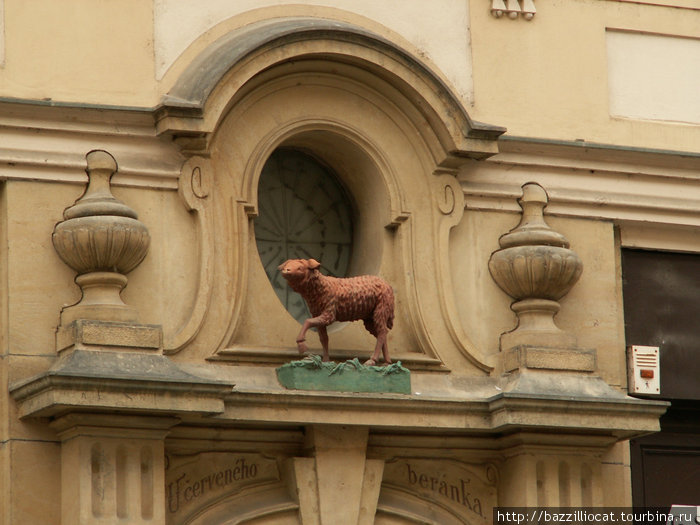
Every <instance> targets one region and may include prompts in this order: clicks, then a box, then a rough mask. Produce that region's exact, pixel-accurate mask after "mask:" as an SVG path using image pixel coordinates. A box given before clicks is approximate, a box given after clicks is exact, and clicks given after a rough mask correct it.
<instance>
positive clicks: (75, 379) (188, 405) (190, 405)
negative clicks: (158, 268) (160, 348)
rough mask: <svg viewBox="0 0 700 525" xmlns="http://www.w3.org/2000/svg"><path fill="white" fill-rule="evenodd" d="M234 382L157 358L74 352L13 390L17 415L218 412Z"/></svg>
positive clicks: (62, 357) (104, 352)
mask: <svg viewBox="0 0 700 525" xmlns="http://www.w3.org/2000/svg"><path fill="white" fill-rule="evenodd" d="M232 388H233V384H232V383H229V382H226V381H218V380H214V379H206V378H202V377H198V376H194V375H192V374H189V373H187V372H184V371H183V370H181V369H180V368H179V367H178V366H176V365H175V364H174V363H172V362H171V361H170V360H169V359H168V358H167V357H164V356H162V355H158V354H141V353H129V352H111V351H100V352H96V351H92V350H75V351H72V352H70V353H67V354H65V355H63V356H61V358H59V359H58V360H57V362H56V363H55V364H54V366H52V367H51V368H50V369H49V370H47V371H46V372H44V373H43V374H39V375H37V376H35V377H32V378H29V379H26V380H24V381H20V382H17V383H15V384H13V385H11V386H10V393H11V395H12V397H13V398H14V399H15V401H17V403H18V405H19V416H20V418H24V417H45V416H57V415H62V414H65V413H69V412H72V411H86V410H89V411H93V412H112V413H114V412H117V413H134V412H140V413H146V414H154V413H157V414H161V415H174V416H178V415H182V414H199V415H202V414H216V413H220V412H222V411H223V409H224V403H223V396H225V395H226V394H227V393H229V392H230V391H231V389H232Z"/></svg>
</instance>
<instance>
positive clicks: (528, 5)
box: [491, 0, 537, 21]
mask: <svg viewBox="0 0 700 525" xmlns="http://www.w3.org/2000/svg"><path fill="white" fill-rule="evenodd" d="M536 13H537V9H536V8H535V2H534V1H533V0H520V1H518V0H492V1H491V14H492V15H493V16H495V17H496V18H501V17H502V16H503V15H506V16H507V17H508V18H510V19H512V20H515V19H516V18H518V16H521V15H522V17H523V18H524V19H525V20H528V21H529V20H532V19H533V18H534V17H535V14H536Z"/></svg>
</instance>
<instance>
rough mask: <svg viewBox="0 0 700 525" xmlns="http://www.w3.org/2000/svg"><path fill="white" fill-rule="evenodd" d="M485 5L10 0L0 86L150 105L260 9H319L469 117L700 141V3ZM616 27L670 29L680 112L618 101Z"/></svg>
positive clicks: (264, 14)
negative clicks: (697, 118)
mask: <svg viewBox="0 0 700 525" xmlns="http://www.w3.org/2000/svg"><path fill="white" fill-rule="evenodd" d="M487 4H488V3H487V2H471V3H468V2H457V3H454V2H444V5H443V4H439V5H436V4H435V3H431V4H426V3H424V2H419V1H409V2H400V3H396V4H394V3H386V2H382V3H381V4H378V3H376V2H346V1H334V2H309V3H300V2H296V3H291V2H289V3H287V2H283V3H278V2H276V3H274V4H272V3H271V4H269V5H267V4H264V3H263V4H261V3H260V2H236V3H235V4H231V3H228V2H222V1H212V2H208V3H207V4H206V9H203V8H202V5H201V4H197V5H195V4H193V3H191V2H184V1H180V0H159V1H155V2H134V1H131V0H120V1H118V2H107V1H98V2H87V1H78V0H76V1H75V2H72V3H71V4H70V6H64V5H62V6H60V7H59V6H58V5H57V4H56V3H55V2H45V1H40V0H30V1H21V0H6V1H5V55H6V56H5V63H4V66H2V68H0V94H1V95H2V96H4V97H12V98H20V99H35V100H46V101H49V100H50V101H56V102H70V103H78V104H98V105H117V106H133V107H153V106H156V105H157V104H158V102H159V100H160V97H161V96H162V95H164V94H165V93H167V92H168V90H169V89H170V87H171V86H172V85H173V83H174V82H175V80H176V79H177V77H178V75H179V74H180V73H181V72H182V71H183V70H184V68H185V67H186V66H187V64H188V63H189V62H190V61H191V60H192V59H193V58H194V57H195V56H196V55H197V54H198V53H199V52H201V51H202V50H203V49H204V48H205V47H206V46H207V45H209V44H211V43H212V42H214V41H215V40H216V39H217V38H218V37H220V36H222V35H224V34H226V33H227V32H229V31H233V30H235V29H236V28H241V27H244V26H246V25H249V24H251V23H253V22H256V21H259V20H263V19H270V18H274V17H283V16H312V17H319V18H326V19H335V20H339V21H348V22H351V23H354V24H356V25H358V26H360V27H365V28H367V29H369V30H371V31H374V32H376V33H377V34H379V35H382V36H383V37H385V38H387V39H388V40H390V41H392V42H394V43H396V44H398V45H399V46H401V47H404V48H405V49H407V50H408V51H409V52H410V53H412V54H414V55H416V56H419V57H421V59H422V60H424V61H425V62H426V63H427V64H428V65H429V66H430V67H431V68H432V69H433V70H434V71H435V72H436V74H437V75H439V76H441V77H442V78H443V79H444V80H445V81H446V82H447V83H448V84H449V85H451V86H452V88H453V90H454V91H455V93H457V94H458V96H459V97H460V98H461V100H462V101H463V102H464V104H465V105H467V106H468V107H469V109H470V111H471V113H472V116H473V117H474V118H476V119H477V120H481V121H485V122H497V123H498V124H499V125H503V126H505V127H507V128H508V130H509V133H510V134H511V135H514V136H529V137H542V138H550V139H557V140H566V141H576V140H585V141H588V142H593V143H605V144H617V145H625V146H635V147H640V148H655V149H663V150H680V151H697V144H698V143H700V140H699V139H698V134H700V131H698V128H697V126H693V125H688V124H687V122H689V121H690V122H692V120H693V119H692V118H691V117H689V116H687V115H679V111H680V112H681V113H683V112H684V109H683V107H684V106H683V105H681V106H679V102H678V99H677V94H679V93H690V94H692V93H693V91H692V88H693V86H696V85H697V84H698V77H697V75H698V73H697V71H698V68H693V67H683V66H682V65H681V64H686V65H688V64H689V62H688V57H689V59H690V61H691V62H692V61H696V60H697V51H696V48H697V45H694V44H693V42H694V39H697V35H698V32H697V27H698V26H699V24H700V21H699V19H700V11H698V10H697V9H696V8H694V7H692V5H688V4H687V3H683V2H677V4H678V5H677V6H676V5H673V6H666V5H658V4H657V3H653V4H652V3H641V2H636V3H635V2H622V1H618V0H606V1H598V0H580V1H576V2H556V1H553V0H551V1H550V0H548V1H540V2H538V4H537V10H538V12H537V14H536V15H535V17H534V18H533V19H532V20H531V21H529V22H528V21H525V20H524V19H522V18H518V19H517V20H510V19H508V18H507V17H503V18H495V17H493V16H492V15H491V14H490V11H489V5H487ZM56 21H60V23H56ZM620 32H625V33H633V34H635V35H636V36H635V37H634V38H635V39H636V40H637V41H639V44H637V43H635V42H630V43H629V45H631V46H632V47H633V48H634V49H635V50H636V53H637V54H638V55H639V54H640V53H641V54H645V53H644V51H643V49H644V46H649V45H650V46H652V48H653V49H654V53H656V54H657V55H658V54H659V53H661V54H662V55H663V54H666V52H665V51H664V49H666V48H667V47H668V46H666V47H664V46H665V44H663V45H656V43H657V42H660V41H666V40H668V38H673V39H674V42H676V44H674V45H676V47H678V45H680V44H682V48H683V49H682V50H681V51H677V50H674V49H675V48H673V49H668V51H669V52H670V54H671V56H676V57H678V62H675V61H670V62H669V63H678V64H679V65H678V66H677V67H676V71H678V73H679V75H680V76H677V77H675V80H674V81H673V82H672V81H671V77H670V76H668V75H665V74H663V73H664V71H663V70H661V69H659V67H662V66H661V65H659V66H658V67H657V66H654V65H653V64H647V65H646V66H645V67H646V68H651V69H653V70H650V71H649V72H648V74H649V78H652V79H654V80H653V84H654V85H655V86H656V88H657V91H658V93H659V98H660V99H661V100H659V101H658V102H656V103H657V104H662V105H664V106H668V105H669V104H671V105H674V107H675V109H674V111H673V114H668V113H667V112H666V113H664V112H661V113H658V112H656V113H655V114H648V110H647V112H644V111H642V112H641V113H640V109H641V108H640V107H639V103H636V106H635V107H634V108H632V109H627V110H624V111H622V110H620V109H619V108H617V106H616V105H619V103H618V102H616V100H618V99H620V98H622V97H623V95H624V93H627V91H628V89H626V88H625V90H623V91H620V90H621V89H622V86H621V84H620V81H619V80H616V79H618V78H620V77H623V78H625V77H627V78H629V76H628V75H627V73H629V68H630V67H631V66H630V63H626V62H624V61H622V62H620V61H619V60H617V59H616V56H617V55H619V52H618V51H616V48H615V47H613V48H610V46H609V42H608V40H609V36H610V35H612V34H613V33H614V34H619V33H620ZM684 38H685V39H686V40H683V39H684ZM678 43H680V44H678ZM616 53H617V54H616ZM688 53H690V54H689V55H688ZM683 56H685V57H686V58H685V59H682V57H683ZM663 67H664V68H665V67H666V66H663ZM636 74H637V75H639V74H644V70H637V73H636ZM679 83H680V85H679ZM679 90H680V91H679ZM624 98H627V97H624ZM632 100H633V99H631V100H630V101H628V102H627V103H628V104H631V103H633V102H632ZM640 103H641V102H640ZM688 104H690V105H691V106H692V104H693V102H692V100H689V101H688ZM686 113H687V112H686ZM649 119H654V120H649ZM659 120H661V122H660V121H659Z"/></svg>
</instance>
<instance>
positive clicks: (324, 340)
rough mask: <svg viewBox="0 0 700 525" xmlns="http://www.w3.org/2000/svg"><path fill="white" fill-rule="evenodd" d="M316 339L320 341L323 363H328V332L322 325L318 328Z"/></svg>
mask: <svg viewBox="0 0 700 525" xmlns="http://www.w3.org/2000/svg"><path fill="white" fill-rule="evenodd" d="M318 338H319V339H320V340H321V346H322V347H323V361H324V362H326V361H330V357H329V356H328V331H327V330H326V327H325V326H324V325H321V326H319V327H318Z"/></svg>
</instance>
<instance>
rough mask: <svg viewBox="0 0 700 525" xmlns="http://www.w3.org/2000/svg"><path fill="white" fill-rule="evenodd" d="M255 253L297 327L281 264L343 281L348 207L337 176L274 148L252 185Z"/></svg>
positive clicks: (301, 313)
mask: <svg viewBox="0 0 700 525" xmlns="http://www.w3.org/2000/svg"><path fill="white" fill-rule="evenodd" d="M254 225H255V241H256V243H257V246H258V253H259V254H260V259H261V261H262V263H263V267H264V268H265V273H266V274H267V277H268V279H269V280H270V283H272V287H273V288H274V290H275V293H276V294H277V297H278V298H279V300H280V301H281V302H282V304H283V305H284V306H285V308H287V310H288V311H289V313H290V314H291V315H292V316H293V317H294V318H295V319H296V320H297V321H299V322H300V323H301V322H303V321H304V319H306V318H307V317H309V311H308V309H307V307H306V303H305V302H304V300H303V299H302V298H301V296H300V295H299V294H297V293H296V292H294V291H293V290H292V289H291V288H290V287H289V286H288V285H287V283H286V282H284V279H283V278H282V277H281V274H280V272H279V271H278V270H277V267H278V266H279V265H280V264H281V263H283V262H284V261H286V260H287V259H316V260H317V261H319V262H320V263H321V265H322V271H323V272H324V273H326V274H328V275H333V276H336V277H345V276H346V275H347V272H348V266H349V264H350V255H351V252H352V238H353V227H352V205H351V203H350V200H349V198H348V196H347V192H346V191H345V190H344V188H343V187H342V185H341V184H340V181H339V179H338V177H337V175H336V174H335V173H334V172H333V171H332V170H331V169H330V168H328V167H327V166H325V165H323V164H321V163H320V162H319V161H318V160H316V159H315V158H314V157H312V156H311V155H308V154H306V153H303V152H301V151H297V150H293V149H287V148H279V149H277V150H275V151H274V152H273V153H272V155H270V158H269V159H268V160H267V162H266V163H265V166H264V167H263V170H262V173H261V175H260V181H259V183H258V217H257V218H256V219H255V223H254Z"/></svg>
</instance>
